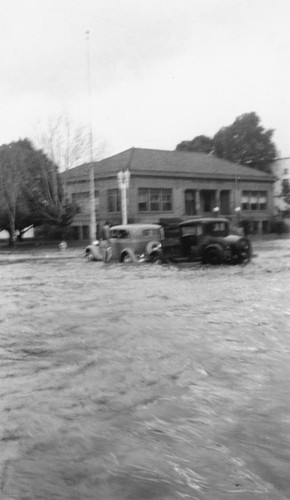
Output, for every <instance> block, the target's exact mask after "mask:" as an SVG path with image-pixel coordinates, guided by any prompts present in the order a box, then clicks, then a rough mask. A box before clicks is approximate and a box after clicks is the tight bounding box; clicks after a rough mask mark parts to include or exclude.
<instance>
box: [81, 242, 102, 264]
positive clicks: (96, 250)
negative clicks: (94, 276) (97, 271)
mask: <svg viewBox="0 0 290 500" xmlns="http://www.w3.org/2000/svg"><path fill="white" fill-rule="evenodd" d="M89 253H91V254H92V256H93V260H103V256H102V253H101V251H100V247H99V246H96V245H88V246H87V247H86V249H85V256H87V255H88V254H89Z"/></svg>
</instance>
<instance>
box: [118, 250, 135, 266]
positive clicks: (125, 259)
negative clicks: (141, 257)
mask: <svg viewBox="0 0 290 500" xmlns="http://www.w3.org/2000/svg"><path fill="white" fill-rule="evenodd" d="M121 262H123V264H132V262H133V259H132V256H131V255H130V254H129V253H127V252H125V253H124V254H123V255H122V259H121Z"/></svg>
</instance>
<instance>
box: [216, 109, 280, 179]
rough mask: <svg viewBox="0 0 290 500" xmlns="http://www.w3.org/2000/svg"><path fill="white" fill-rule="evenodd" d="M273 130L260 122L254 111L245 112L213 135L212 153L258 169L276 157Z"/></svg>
mask: <svg viewBox="0 0 290 500" xmlns="http://www.w3.org/2000/svg"><path fill="white" fill-rule="evenodd" d="M273 133H274V131H273V130H272V129H269V130H266V129H264V127H262V125H261V124H260V118H259V117H258V116H257V115H256V113H246V114H243V115H241V116H239V117H238V118H236V120H235V121H234V122H233V124H232V125H229V126H228V127H222V128H221V129H220V130H219V131H218V132H217V133H216V135H215V136H214V138H213V141H214V154H215V156H218V157H219V158H225V159H226V160H229V161H233V162H235V163H241V164H242V165H247V166H250V167H255V168H258V169H260V170H268V165H269V164H270V163H271V162H272V161H273V160H274V159H275V157H276V154H277V153H276V146H275V144H274V143H273V142H272V136H273Z"/></svg>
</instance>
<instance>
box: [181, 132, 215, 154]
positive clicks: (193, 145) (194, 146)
mask: <svg viewBox="0 0 290 500" xmlns="http://www.w3.org/2000/svg"><path fill="white" fill-rule="evenodd" d="M176 149H177V151H195V152H198V153H210V152H211V151H212V150H213V140H212V139H211V138H210V137H207V136H206V135H198V136H196V137H195V138H194V139H192V141H183V142H181V143H180V144H178V145H177V146H176Z"/></svg>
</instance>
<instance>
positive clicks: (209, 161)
mask: <svg viewBox="0 0 290 500" xmlns="http://www.w3.org/2000/svg"><path fill="white" fill-rule="evenodd" d="M94 168H95V175H96V176H97V177H102V176H105V175H106V174H109V175H110V174H111V175H112V174H117V172H119V171H120V170H122V169H124V170H126V169H127V168H128V169H129V170H130V171H131V173H132V174H135V175H136V174H139V175H140V174H141V173H145V174H147V175H152V176H154V175H158V174H163V175H164V174H167V175H168V174H169V175H170V174H171V175H174V176H177V175H178V176H180V175H184V176H186V177H188V176H194V177H211V178H218V177H221V178H226V177H229V178H233V177H235V176H237V175H238V176H239V177H240V178H243V179H249V180H250V179H252V180H261V181H262V180H268V181H271V180H273V176H272V175H271V174H268V173H265V172H262V171H260V170H257V169H254V168H251V167H246V166H243V165H237V164H235V163H231V162H229V161H227V160H222V159H220V158H216V157H215V156H212V155H209V154H205V153H194V152H184V151H163V150H158V149H142V148H131V149H128V150H126V151H123V152H122V153H119V154H116V155H114V156H111V157H109V158H105V159H104V160H101V161H99V162H96V163H94ZM88 172H89V164H84V165H80V166H79V167H75V168H74V169H72V170H70V171H69V178H70V179H72V178H74V177H77V178H80V177H82V176H86V175H88Z"/></svg>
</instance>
